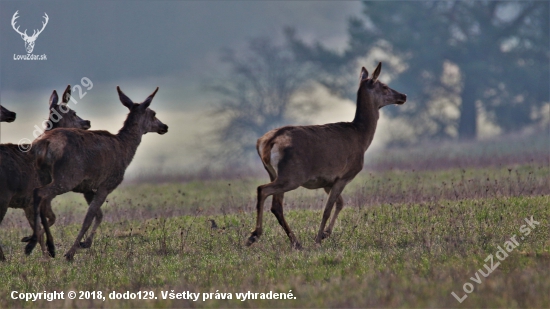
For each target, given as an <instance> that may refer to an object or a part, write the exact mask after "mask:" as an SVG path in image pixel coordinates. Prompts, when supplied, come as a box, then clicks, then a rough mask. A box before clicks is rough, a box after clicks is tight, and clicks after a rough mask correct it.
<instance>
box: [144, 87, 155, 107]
mask: <svg viewBox="0 0 550 309" xmlns="http://www.w3.org/2000/svg"><path fill="white" fill-rule="evenodd" d="M157 91H159V87H157V89H155V91H153V93H151V94H150V95H149V96H148V97H147V99H145V101H143V103H141V105H140V107H141V108H143V109H147V108H148V107H149V105H151V102H152V101H153V98H154V97H155V94H157Z"/></svg>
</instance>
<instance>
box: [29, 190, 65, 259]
mask: <svg viewBox="0 0 550 309" xmlns="http://www.w3.org/2000/svg"><path fill="white" fill-rule="evenodd" d="M67 191H69V190H66V189H64V188H62V187H61V186H58V185H56V184H54V183H53V182H52V183H50V184H48V185H46V186H44V187H42V188H36V189H34V191H33V196H34V201H33V208H32V211H33V212H34V227H33V235H32V236H31V238H30V239H29V241H28V243H27V246H25V254H27V255H29V254H31V253H32V250H33V249H34V247H35V246H36V243H37V241H38V237H39V235H42V232H41V229H40V223H42V226H43V227H44V233H46V246H47V247H48V252H49V254H50V256H51V257H55V245H54V242H53V236H52V234H51V231H50V226H49V223H48V221H47V218H46V214H47V212H48V209H49V210H50V211H51V208H52V204H51V203H52V200H53V198H54V197H56V196H57V195H60V194H63V193H65V192H67ZM52 213H53V212H52ZM39 218H40V220H39ZM54 222H55V219H54Z"/></svg>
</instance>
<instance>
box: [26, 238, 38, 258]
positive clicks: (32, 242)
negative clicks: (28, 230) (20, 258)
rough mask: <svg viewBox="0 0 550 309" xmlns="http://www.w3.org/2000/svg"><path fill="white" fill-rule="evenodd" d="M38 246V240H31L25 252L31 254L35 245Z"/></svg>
mask: <svg viewBox="0 0 550 309" xmlns="http://www.w3.org/2000/svg"><path fill="white" fill-rule="evenodd" d="M35 246H36V240H33V239H32V238H31V240H29V242H28V243H27V245H26V246H25V254H26V255H30V254H31V253H32V250H34V247H35Z"/></svg>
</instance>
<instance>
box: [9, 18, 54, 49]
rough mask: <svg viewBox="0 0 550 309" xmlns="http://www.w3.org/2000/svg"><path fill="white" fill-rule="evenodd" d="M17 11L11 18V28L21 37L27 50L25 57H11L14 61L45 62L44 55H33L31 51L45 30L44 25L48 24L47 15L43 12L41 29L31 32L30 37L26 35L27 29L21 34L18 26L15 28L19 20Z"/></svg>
mask: <svg viewBox="0 0 550 309" xmlns="http://www.w3.org/2000/svg"><path fill="white" fill-rule="evenodd" d="M18 13H19V11H16V12H15V14H13V17H12V18H11V26H12V27H13V30H15V32H17V33H19V35H21V38H22V39H23V41H25V49H26V50H27V55H15V54H14V55H13V59H14V60H46V55H33V54H32V51H33V50H34V44H35V41H36V39H37V38H38V36H39V35H40V33H42V31H44V28H46V25H47V24H48V20H49V19H50V18H49V17H48V14H46V13H45V12H44V16H43V18H44V19H45V21H43V22H42V29H40V30H33V32H32V35H31V36H29V35H27V29H25V31H23V32H21V31H19V26H17V28H16V27H15V24H16V21H15V20H16V19H18V18H19V16H18V15H17V14H18Z"/></svg>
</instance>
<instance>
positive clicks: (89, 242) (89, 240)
mask: <svg viewBox="0 0 550 309" xmlns="http://www.w3.org/2000/svg"><path fill="white" fill-rule="evenodd" d="M102 220H103V211H101V208H100V209H98V210H97V211H96V213H95V220H94V226H92V231H91V232H90V235H88V237H87V238H86V240H85V241H81V242H80V248H82V249H87V248H90V247H91V246H92V242H93V240H94V236H95V232H96V230H97V227H98V226H99V225H100V224H101V221H102Z"/></svg>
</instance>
